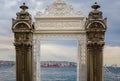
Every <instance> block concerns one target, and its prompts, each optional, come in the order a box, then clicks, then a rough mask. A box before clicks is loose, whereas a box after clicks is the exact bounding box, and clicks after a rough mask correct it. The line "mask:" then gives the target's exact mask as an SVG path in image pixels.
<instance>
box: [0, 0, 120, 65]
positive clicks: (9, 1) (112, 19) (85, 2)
mask: <svg viewBox="0 0 120 81" xmlns="http://www.w3.org/2000/svg"><path fill="white" fill-rule="evenodd" d="M53 1H54V0H0V60H15V52H14V46H13V33H12V31H11V27H12V26H11V25H12V18H16V12H18V11H20V9H19V6H20V5H21V4H22V3H23V2H25V3H26V5H28V6H29V10H28V11H29V12H30V13H31V15H32V17H33V18H34V15H35V13H36V12H38V11H42V12H44V9H45V6H46V5H48V4H50V3H52V2H53ZM94 2H98V4H100V5H101V8H100V10H101V11H103V16H104V17H107V18H108V23H107V24H108V28H107V32H106V38H105V43H106V45H105V48H104V63H105V64H108V65H112V64H118V65H120V36H119V35H120V0H67V3H70V4H72V5H73V7H74V10H75V11H82V12H83V14H84V16H85V17H87V15H88V13H89V12H90V11H91V10H92V9H91V5H92V4H93V3H94ZM33 20H34V19H33ZM50 45H52V44H47V45H45V46H46V47H48V46H50ZM56 45H57V47H58V48H59V47H65V49H66V48H67V47H69V46H68V45H62V44H61V45H58V44H54V45H52V46H53V47H54V46H56ZM72 47H73V48H74V47H75V46H72ZM59 49H60V48H59ZM72 50H73V49H72ZM69 58H70V57H69Z"/></svg>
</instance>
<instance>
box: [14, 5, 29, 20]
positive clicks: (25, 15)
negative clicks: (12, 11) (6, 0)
mask: <svg viewBox="0 0 120 81" xmlns="http://www.w3.org/2000/svg"><path fill="white" fill-rule="evenodd" d="M20 8H21V9H22V10H21V11H20V12H18V13H16V15H17V19H30V20H31V15H30V14H29V12H27V11H26V9H28V6H26V5H25V3H23V5H21V6H20Z"/></svg>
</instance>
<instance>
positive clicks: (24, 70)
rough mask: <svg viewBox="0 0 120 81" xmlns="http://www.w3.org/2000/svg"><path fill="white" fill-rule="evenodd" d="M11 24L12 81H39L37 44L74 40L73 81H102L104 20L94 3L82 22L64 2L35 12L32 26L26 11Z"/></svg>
mask: <svg viewBox="0 0 120 81" xmlns="http://www.w3.org/2000/svg"><path fill="white" fill-rule="evenodd" d="M20 8H21V9H22V10H21V11H20V12H18V13H17V14H16V15H17V17H16V19H13V20H12V21H13V22H12V31H13V32H14V39H15V41H14V45H15V49H16V81H40V80H41V77H40V54H41V52H40V51H41V48H40V45H41V41H49V40H50V41H51V40H52V41H54V40H75V41H77V44H78V45H77V47H78V52H77V53H78V58H77V81H103V48H104V44H105V42H104V38H105V31H106V29H107V25H106V24H107V19H106V18H105V19H103V15H102V12H101V11H99V10H98V8H100V6H99V5H98V4H97V3H96V2H95V4H94V5H92V8H93V11H91V12H90V13H89V15H88V18H86V20H85V19H84V16H83V14H82V12H81V11H78V12H77V13H75V12H74V9H73V7H72V5H70V4H67V3H66V2H65V0H54V2H53V3H52V4H50V5H48V6H47V7H46V8H45V12H38V13H37V14H36V16H35V23H34V25H33V22H32V18H31V15H30V14H29V12H27V10H26V9H28V7H27V6H26V5H25V3H23V5H22V6H20Z"/></svg>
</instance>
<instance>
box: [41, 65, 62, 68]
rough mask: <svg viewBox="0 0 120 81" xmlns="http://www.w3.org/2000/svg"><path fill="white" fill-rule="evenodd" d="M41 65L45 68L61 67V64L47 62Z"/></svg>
mask: <svg viewBox="0 0 120 81" xmlns="http://www.w3.org/2000/svg"><path fill="white" fill-rule="evenodd" d="M41 67H43V68H60V66H59V65H57V64H54V65H49V64H46V65H42V66H41Z"/></svg>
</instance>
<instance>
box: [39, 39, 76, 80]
mask: <svg viewBox="0 0 120 81" xmlns="http://www.w3.org/2000/svg"><path fill="white" fill-rule="evenodd" d="M40 50H41V51H40V73H41V74H40V77H41V81H77V72H78V71H77V57H78V56H77V55H78V53H77V41H74V40H73V41H70V40H69V41H68V40H67V41H66V40H65V41H64V40H59V41H41V42H40Z"/></svg>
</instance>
